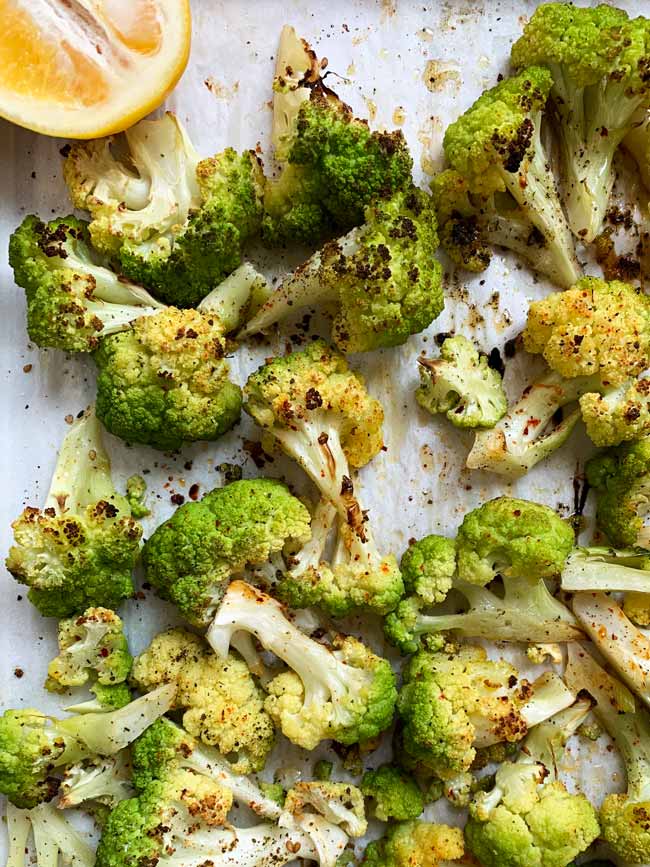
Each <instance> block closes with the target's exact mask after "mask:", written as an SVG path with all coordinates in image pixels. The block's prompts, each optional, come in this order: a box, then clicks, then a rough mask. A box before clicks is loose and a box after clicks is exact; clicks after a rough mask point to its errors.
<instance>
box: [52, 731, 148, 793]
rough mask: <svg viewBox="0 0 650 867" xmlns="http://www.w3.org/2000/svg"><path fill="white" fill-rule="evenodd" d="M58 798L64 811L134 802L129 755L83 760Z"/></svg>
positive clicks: (73, 768)
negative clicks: (127, 800)
mask: <svg viewBox="0 0 650 867" xmlns="http://www.w3.org/2000/svg"><path fill="white" fill-rule="evenodd" d="M155 724H156V723H154V725H155ZM58 794H59V799H58V802H57V806H58V808H59V809H60V810H67V809H68V808H69V807H78V806H79V805H81V804H87V803H88V802H90V803H92V804H103V805H105V806H107V807H111V808H112V807H114V806H115V805H116V804H119V802H120V801H125V800H126V799H127V798H132V797H133V794H134V788H133V784H132V781H131V762H130V760H129V757H128V751H127V750H123V751H122V752H119V753H117V754H116V755H113V756H105V757H101V758H100V757H94V758H89V759H83V760H82V761H81V762H79V763H77V764H76V765H71V766H70V767H68V768H66V769H65V771H64V773H63V780H62V781H61V785H60V786H59V792H58Z"/></svg>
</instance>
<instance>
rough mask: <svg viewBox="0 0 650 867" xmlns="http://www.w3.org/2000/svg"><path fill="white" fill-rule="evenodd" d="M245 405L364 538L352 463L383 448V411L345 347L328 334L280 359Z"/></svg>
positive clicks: (252, 381)
mask: <svg viewBox="0 0 650 867" xmlns="http://www.w3.org/2000/svg"><path fill="white" fill-rule="evenodd" d="M244 399H245V402H244V408H245V410H246V412H248V413H249V415H251V416H252V417H253V418H254V419H255V421H256V422H257V423H258V424H259V425H260V426H261V427H262V428H264V429H265V430H267V431H268V432H269V433H270V434H271V435H272V436H273V437H274V439H275V440H277V441H278V443H279V444H280V446H281V447H282V449H283V450H284V451H285V452H287V454H288V455H289V456H290V457H292V458H294V459H295V460H296V461H298V463H300V465H301V466H302V467H303V469H304V470H305V471H306V472H307V474H308V475H309V476H310V477H311V479H312V481H313V482H314V484H315V485H316V486H317V487H318V488H319V490H320V492H321V495H322V497H323V498H324V499H326V500H329V501H330V502H331V503H333V504H334V506H335V507H336V510H337V511H338V513H339V517H340V519H341V520H342V521H343V522H345V523H347V524H348V525H349V526H350V527H352V529H353V530H354V531H355V532H356V533H357V534H358V535H359V537H360V538H361V539H362V541H363V538H364V536H365V534H364V532H363V523H364V520H363V515H362V513H361V508H360V506H359V503H358V501H357V499H356V498H355V496H354V486H353V483H352V480H351V478H350V476H351V473H350V469H349V468H350V467H362V466H364V465H365V464H367V463H368V461H369V460H371V459H372V458H373V457H374V456H375V455H376V454H377V453H378V452H379V451H380V449H381V448H382V445H383V439H382V422H383V420H384V411H383V408H382V406H381V404H380V403H379V401H377V400H375V399H374V398H372V397H371V396H370V395H369V394H368V392H367V391H366V389H365V385H364V382H363V379H362V378H361V376H359V375H358V374H357V373H355V372H354V371H352V370H350V368H349V367H348V363H347V361H346V360H345V358H344V357H343V355H341V354H340V353H338V352H336V351H334V350H333V349H331V348H330V347H329V346H328V345H327V344H326V343H324V342H323V341H322V340H316V341H313V342H312V343H310V344H309V346H308V347H307V349H305V350H303V351H301V352H292V353H290V354H289V355H286V356H284V357H282V358H274V359H272V360H271V361H270V362H268V363H267V364H265V365H264V366H263V367H261V368H260V369H259V370H257V371H256V372H255V373H253V374H252V375H251V376H250V377H249V378H248V381H247V383H246V386H245V388H244Z"/></svg>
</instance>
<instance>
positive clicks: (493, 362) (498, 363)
mask: <svg viewBox="0 0 650 867" xmlns="http://www.w3.org/2000/svg"><path fill="white" fill-rule="evenodd" d="M487 360H488V366H489V367H491V368H492V370H496V372H497V373H499V374H501V376H503V375H504V374H505V372H506V366H505V363H504V361H503V359H502V358H501V353H500V352H499V349H498V347H496V346H494V347H493V348H492V349H491V350H490V354H489V355H488V357H487Z"/></svg>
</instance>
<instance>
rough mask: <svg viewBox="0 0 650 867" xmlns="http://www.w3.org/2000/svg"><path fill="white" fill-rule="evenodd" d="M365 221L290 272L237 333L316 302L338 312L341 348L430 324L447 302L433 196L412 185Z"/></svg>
mask: <svg viewBox="0 0 650 867" xmlns="http://www.w3.org/2000/svg"><path fill="white" fill-rule="evenodd" d="M364 220H365V222H364V224H363V225H362V226H359V227H358V228H355V229H353V230H352V231H351V232H350V233H349V234H348V235H345V236H344V237H342V238H339V239H338V240H336V241H330V242H328V243H327V244H325V245H324V246H323V247H321V249H320V250H318V251H317V252H316V253H314V255H313V256H312V257H311V258H310V259H309V260H308V261H307V262H305V263H303V264H302V265H300V266H299V267H298V268H297V269H296V270H295V271H294V273H293V274H291V275H290V276H289V277H287V278H286V279H285V280H284V281H283V283H282V284H281V285H280V286H279V287H278V288H277V289H276V291H275V292H274V293H273V295H271V297H270V298H269V300H268V301H267V302H266V304H264V306H263V307H262V308H261V309H260V311H259V312H258V313H257V314H256V315H255V316H254V317H253V318H252V319H251V320H250V321H249V323H248V324H247V325H246V327H245V329H244V330H243V331H242V332H241V333H240V336H246V335H251V334H255V333H257V332H258V331H265V330H266V329H268V328H270V326H272V325H274V324H275V323H276V322H278V321H280V320H282V319H284V318H286V317H287V316H289V315H292V314H294V313H295V312H296V311H298V310H300V309H302V308H305V307H320V306H325V307H326V308H327V309H330V308H334V309H335V311H336V312H335V314H334V320H333V323H332V341H333V342H334V343H335V344H336V346H337V347H338V349H339V350H340V351H341V352H346V353H347V352H367V351H370V350H374V349H380V348H382V347H389V346H399V345H401V344H402V343H404V342H405V341H406V340H407V339H408V338H409V336H410V335H411V334H417V333H419V332H420V331H423V330H424V329H425V328H427V326H428V325H430V324H431V322H432V321H433V320H434V319H435V318H436V317H437V316H438V315H439V314H440V312H441V311H442V309H443V306H444V299H443V292H442V269H441V266H440V264H439V262H438V261H437V259H436V258H435V252H436V249H437V247H438V235H437V232H436V217H435V211H434V208H433V204H432V202H431V199H430V197H429V196H428V195H427V194H426V193H424V192H423V191H422V190H419V189H417V188H416V187H413V186H410V187H408V188H406V189H404V190H400V191H399V192H397V193H395V194H394V195H393V196H392V197H391V198H389V199H381V200H380V201H377V202H374V203H373V204H372V205H369V206H368V207H367V208H366V210H365V216H364Z"/></svg>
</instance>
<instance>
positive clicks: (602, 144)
mask: <svg viewBox="0 0 650 867" xmlns="http://www.w3.org/2000/svg"><path fill="white" fill-rule="evenodd" d="M511 60H512V63H513V66H514V67H515V68H519V69H520V68H523V67H527V66H531V65H534V66H544V67H546V68H547V69H548V70H549V73H550V75H551V77H552V87H551V89H550V97H551V100H552V101H553V104H554V107H555V110H556V112H557V115H558V116H559V119H560V123H559V124H555V125H554V130H555V131H556V132H557V133H558V135H559V139H560V143H561V149H562V156H563V169H564V174H565V183H564V188H565V189H564V204H565V208H566V212H567V216H568V220H569V224H570V225H571V228H572V230H573V232H574V233H575V235H576V236H577V237H578V238H580V239H582V240H584V241H585V242H586V243H591V241H593V240H594V238H595V237H596V235H598V234H599V233H600V231H601V229H602V225H603V220H604V217H605V212H606V210H607V206H608V202H609V196H610V193H611V191H612V187H613V184H614V178H615V173H614V170H613V168H612V160H613V158H614V154H615V153H616V151H617V149H618V147H619V145H620V143H621V141H622V140H623V139H624V138H625V136H626V135H627V134H628V133H629V132H630V131H631V130H632V129H633V127H634V125H635V123H636V122H637V121H636V118H637V116H638V113H639V112H641V113H642V112H643V110H644V109H646V108H648V106H650V74H649V73H648V70H649V69H650V21H648V20H647V19H646V18H642V17H639V18H634V19H632V20H630V19H629V18H628V16H627V14H626V13H625V12H623V11H622V10H621V9H616V8H614V7H611V6H606V5H600V6H597V7H592V8H588V7H582V8H580V7H574V6H572V5H567V4H564V3H546V4H544V5H542V6H540V7H539V8H538V9H537V10H536V11H535V13H534V14H533V16H532V17H531V19H530V20H529V22H528V23H527V24H526V27H525V29H524V33H523V35H522V36H521V37H520V38H519V39H518V40H517V42H515V44H514V45H513V47H512V53H511Z"/></svg>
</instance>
